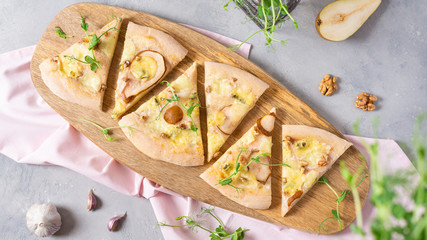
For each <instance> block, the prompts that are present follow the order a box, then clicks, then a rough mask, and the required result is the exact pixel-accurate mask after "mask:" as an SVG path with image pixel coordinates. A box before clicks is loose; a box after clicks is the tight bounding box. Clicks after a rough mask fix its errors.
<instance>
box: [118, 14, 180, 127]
mask: <svg viewBox="0 0 427 240" xmlns="http://www.w3.org/2000/svg"><path fill="white" fill-rule="evenodd" d="M187 52H188V51H187V49H185V48H184V47H183V46H182V45H181V44H180V43H179V42H177V41H176V40H175V39H174V38H172V37H171V36H169V35H168V34H166V33H164V32H162V31H160V30H156V29H154V28H150V27H145V26H140V25H137V24H135V23H133V22H129V24H128V28H127V31H126V37H125V43H124V47H123V53H122V58H121V61H120V72H119V76H118V80H117V87H116V93H115V101H116V103H115V107H114V110H113V113H112V115H111V117H112V118H114V119H117V118H119V117H120V116H121V115H123V114H124V113H125V112H126V111H127V110H128V109H129V108H131V107H132V106H133V105H134V104H135V103H136V102H138V101H139V100H140V99H141V98H142V97H143V96H144V95H145V94H146V93H147V92H149V91H150V90H151V89H152V88H153V87H154V86H156V85H157V84H158V83H159V82H160V81H161V80H162V79H163V78H164V77H165V76H166V74H168V73H169V72H170V71H171V70H172V69H173V68H174V67H175V66H176V65H177V64H178V63H179V62H181V60H182V59H184V57H185V56H186V55H187Z"/></svg>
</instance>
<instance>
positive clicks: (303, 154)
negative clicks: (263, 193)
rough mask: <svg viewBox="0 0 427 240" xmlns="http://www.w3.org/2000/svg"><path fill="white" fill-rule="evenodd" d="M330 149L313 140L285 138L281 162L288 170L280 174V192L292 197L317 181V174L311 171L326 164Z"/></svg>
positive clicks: (284, 169) (285, 169)
mask: <svg viewBox="0 0 427 240" xmlns="http://www.w3.org/2000/svg"><path fill="white" fill-rule="evenodd" d="M331 150H332V147H331V146H329V145H327V144H325V143H322V142H319V141H318V140H317V139H313V138H310V137H308V138H303V139H292V138H289V137H288V138H287V140H284V143H283V161H284V163H286V164H288V165H289V166H290V168H288V167H284V168H283V170H282V171H283V172H282V185H283V188H282V191H283V194H284V195H285V196H288V197H290V196H292V195H294V194H295V193H296V192H297V191H303V192H305V191H306V190H307V189H309V188H310V187H311V186H312V185H313V184H314V182H315V181H316V179H317V176H318V172H317V171H311V170H313V169H317V168H319V167H323V166H325V165H326V164H327V161H328V158H329V153H330V152H331Z"/></svg>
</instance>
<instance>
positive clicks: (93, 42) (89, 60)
mask: <svg viewBox="0 0 427 240" xmlns="http://www.w3.org/2000/svg"><path fill="white" fill-rule="evenodd" d="M80 19H81V21H82V23H81V24H80V27H81V28H82V29H83V31H84V32H85V34H86V38H87V39H88V41H90V42H89V47H88V49H89V50H90V51H91V53H92V56H89V55H86V56H85V57H84V60H80V59H77V58H76V57H74V56H67V55H64V57H65V58H68V59H70V60H76V61H79V62H81V63H84V64H89V66H90V70H92V71H96V69H98V68H100V69H102V67H101V65H99V62H98V60H96V57H95V51H94V49H95V47H96V46H97V45H98V44H99V43H100V41H101V37H102V36H104V35H105V34H106V33H107V32H109V31H111V30H115V31H119V29H117V24H118V23H119V19H117V18H116V25H115V26H114V27H110V28H109V29H107V30H105V31H104V32H103V33H101V35H99V36H97V35H96V34H95V33H94V34H92V35H89V34H88V33H87V31H88V28H89V24H88V23H87V22H86V18H85V17H83V16H82V15H80Z"/></svg>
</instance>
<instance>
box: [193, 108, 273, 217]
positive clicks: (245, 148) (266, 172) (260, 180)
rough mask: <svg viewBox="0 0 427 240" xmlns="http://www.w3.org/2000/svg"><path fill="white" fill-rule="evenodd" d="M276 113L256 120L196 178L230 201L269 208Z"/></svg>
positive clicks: (251, 206)
mask: <svg viewBox="0 0 427 240" xmlns="http://www.w3.org/2000/svg"><path fill="white" fill-rule="evenodd" d="M275 119H276V109H275V108H273V109H272V110H271V112H270V113H269V114H267V115H265V116H264V117H262V118H260V119H258V120H257V122H256V124H255V125H254V126H253V127H252V128H251V129H249V131H247V132H246V133H245V134H244V135H243V136H242V137H241V138H240V139H239V140H238V141H237V142H236V143H235V144H234V145H233V146H231V147H230V148H229V149H228V150H227V151H226V152H225V153H224V154H223V155H222V156H221V157H220V158H219V159H218V160H217V161H216V162H215V163H214V164H213V165H212V166H211V167H209V168H208V169H207V170H206V171H205V172H204V173H202V175H200V177H201V178H202V179H203V180H205V181H206V182H207V183H208V184H209V185H211V186H212V187H214V188H216V189H217V190H218V191H220V192H221V193H222V194H223V195H224V196H226V197H228V198H230V199H231V200H233V201H235V202H237V203H239V204H241V205H243V206H246V207H248V208H254V209H267V208H269V207H270V205H271V176H270V175H271V147H272V145H273V143H272V135H273V129H274V122H275Z"/></svg>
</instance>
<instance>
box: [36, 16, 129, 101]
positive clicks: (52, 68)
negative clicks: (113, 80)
mask: <svg viewBox="0 0 427 240" xmlns="http://www.w3.org/2000/svg"><path fill="white" fill-rule="evenodd" d="M121 24H122V20H121V19H116V20H114V21H111V22H110V23H108V24H107V25H105V26H104V27H103V28H102V29H100V30H98V31H96V32H95V33H96V35H97V36H99V35H100V34H101V33H103V32H104V31H106V30H108V29H109V28H111V27H114V26H116V28H117V29H120V26H121ZM92 34H93V33H91V34H90V35H92ZM118 35H119V31H115V30H110V31H109V32H108V33H107V34H105V35H104V36H102V37H101V39H100V43H99V44H98V46H97V47H96V48H95V50H94V51H95V57H96V59H97V61H99V64H100V66H101V68H98V69H97V70H96V71H95V72H93V71H92V70H90V66H89V64H83V63H80V62H78V61H76V60H69V59H67V58H65V57H64V56H74V57H76V58H77V59H81V60H84V57H85V56H86V55H89V56H91V57H92V53H91V52H90V51H89V50H88V48H89V41H88V39H87V38H84V39H82V40H81V41H80V42H77V43H75V44H73V45H72V46H70V47H69V48H68V49H66V50H65V51H64V52H62V53H60V54H59V55H58V56H54V57H51V58H48V59H46V60H44V61H43V62H42V63H41V64H40V66H39V68H40V73H41V76H42V79H43V82H44V83H45V84H46V86H47V87H48V88H49V89H50V90H51V91H52V92H53V93H54V94H55V95H57V96H58V97H60V98H62V99H64V100H66V101H69V102H73V103H77V104H79V105H81V106H84V107H88V108H91V109H102V102H103V98H104V93H105V89H106V86H107V84H106V83H107V77H108V71H109V69H110V64H111V60H112V58H113V55H114V49H115V48H116V43H117V39H118Z"/></svg>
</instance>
